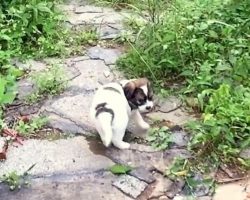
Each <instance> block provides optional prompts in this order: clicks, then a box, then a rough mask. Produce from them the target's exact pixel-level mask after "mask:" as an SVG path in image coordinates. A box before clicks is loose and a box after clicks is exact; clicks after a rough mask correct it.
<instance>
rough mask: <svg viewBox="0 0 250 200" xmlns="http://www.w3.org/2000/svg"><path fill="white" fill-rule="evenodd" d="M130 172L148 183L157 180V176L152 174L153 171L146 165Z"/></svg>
mask: <svg viewBox="0 0 250 200" xmlns="http://www.w3.org/2000/svg"><path fill="white" fill-rule="evenodd" d="M129 174H130V175H131V176H134V177H136V178H138V179H139V180H142V181H144V182H146V183H148V184H150V183H153V182H154V181H155V177H154V176H153V175H152V173H151V172H150V171H149V170H147V169H145V168H144V167H138V168H136V169H133V170H132V171H131V172H130V173H129Z"/></svg>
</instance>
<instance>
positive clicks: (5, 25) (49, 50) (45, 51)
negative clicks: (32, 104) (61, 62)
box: [0, 0, 63, 107]
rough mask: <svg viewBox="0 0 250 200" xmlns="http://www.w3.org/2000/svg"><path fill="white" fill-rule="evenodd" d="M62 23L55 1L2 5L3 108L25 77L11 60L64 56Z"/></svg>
mask: <svg viewBox="0 0 250 200" xmlns="http://www.w3.org/2000/svg"><path fill="white" fill-rule="evenodd" d="M59 23H60V15H59V14H58V13H57V12H56V11H55V1H52V0H49V1H44V0H32V1H28V0H15V1H14V0H10V1H4V2H3V3H1V5H0V27H1V31H0V78H1V79H0V80H1V82H0V107H2V106H4V105H5V104H9V103H12V101H13V100H14V98H15V95H16V88H15V81H16V78H17V77H19V76H20V75H21V72H20V71H19V70H18V69H16V68H14V67H13V66H11V65H10V64H9V63H10V62H9V60H10V59H11V58H13V57H19V58H20V57H27V56H37V57H41V56H42V55H58V54H60V53H61V52H62V49H63V48H62V46H63V45H62V44H61V43H62V40H61V34H62V32H61V33H60V32H59V31H58V27H59Z"/></svg>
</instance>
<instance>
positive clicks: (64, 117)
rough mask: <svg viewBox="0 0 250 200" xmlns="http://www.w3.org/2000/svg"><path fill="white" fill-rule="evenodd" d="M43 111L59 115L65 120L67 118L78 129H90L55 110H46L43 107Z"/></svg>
mask: <svg viewBox="0 0 250 200" xmlns="http://www.w3.org/2000/svg"><path fill="white" fill-rule="evenodd" d="M44 111H45V112H47V113H51V114H54V115H57V116H59V117H61V118H62V119H65V120H68V121H70V122H72V123H73V124H74V125H76V126H77V127H78V128H80V129H82V130H83V131H90V130H87V129H86V127H82V126H80V125H78V124H77V123H76V122H75V121H73V120H72V119H70V118H68V117H66V116H64V115H63V114H60V113H57V112H55V111H48V110H47V109H45V110H44ZM90 132H91V131H90Z"/></svg>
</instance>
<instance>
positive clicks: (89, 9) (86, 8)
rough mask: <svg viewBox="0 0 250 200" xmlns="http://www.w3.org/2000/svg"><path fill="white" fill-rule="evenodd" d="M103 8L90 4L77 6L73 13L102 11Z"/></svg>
mask: <svg viewBox="0 0 250 200" xmlns="http://www.w3.org/2000/svg"><path fill="white" fill-rule="evenodd" d="M102 12H103V8H102V7H97V6H91V5H86V6H78V7H76V8H75V13H76V14H80V13H102Z"/></svg>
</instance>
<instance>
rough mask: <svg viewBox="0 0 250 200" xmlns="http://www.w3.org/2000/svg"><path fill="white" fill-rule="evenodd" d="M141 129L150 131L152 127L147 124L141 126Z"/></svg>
mask: <svg viewBox="0 0 250 200" xmlns="http://www.w3.org/2000/svg"><path fill="white" fill-rule="evenodd" d="M140 127H141V128H142V129H144V130H148V129H149V128H150V125H149V124H148V123H146V122H144V123H142V124H140Z"/></svg>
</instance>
